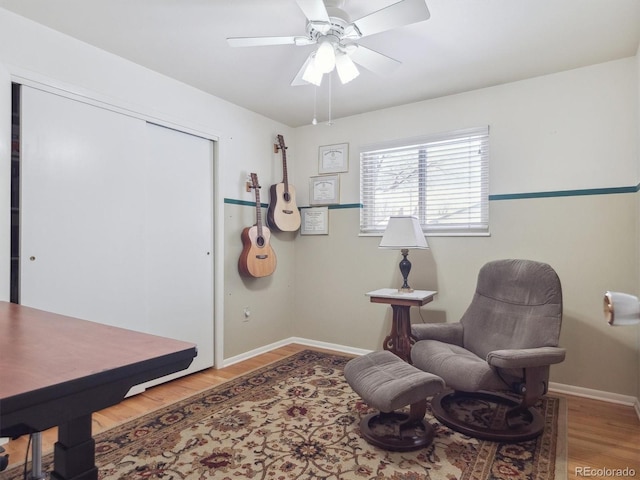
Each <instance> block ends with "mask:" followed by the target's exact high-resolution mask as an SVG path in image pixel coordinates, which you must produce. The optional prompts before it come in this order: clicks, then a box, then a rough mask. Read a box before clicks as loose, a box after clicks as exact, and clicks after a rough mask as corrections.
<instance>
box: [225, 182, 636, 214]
mask: <svg viewBox="0 0 640 480" xmlns="http://www.w3.org/2000/svg"><path fill="white" fill-rule="evenodd" d="M639 191H640V184H638V185H635V186H631V187H608V188H583V189H578V190H555V191H549V192H529V193H503V194H496V195H489V200H490V201H499V200H522V199H525V198H553V197H579V196H584V195H615V194H619V193H637V192H639ZM224 203H228V204H230V205H244V206H247V207H255V206H256V202H250V201H247V200H236V199H233V198H225V199H224ZM260 206H261V207H262V208H268V207H269V205H268V204H266V203H261V204H260ZM346 208H362V204H361V203H343V204H340V205H329V210H341V209H346Z"/></svg>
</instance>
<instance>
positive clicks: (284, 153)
mask: <svg viewBox="0 0 640 480" xmlns="http://www.w3.org/2000/svg"><path fill="white" fill-rule="evenodd" d="M276 146H277V147H278V148H279V149H280V150H282V171H283V175H282V177H283V178H282V183H284V193H285V194H286V195H287V196H288V195H289V177H288V176H287V147H286V145H285V144H284V137H283V136H282V135H278V145H276Z"/></svg>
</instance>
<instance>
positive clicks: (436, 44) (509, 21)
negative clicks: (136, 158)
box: [0, 0, 640, 127]
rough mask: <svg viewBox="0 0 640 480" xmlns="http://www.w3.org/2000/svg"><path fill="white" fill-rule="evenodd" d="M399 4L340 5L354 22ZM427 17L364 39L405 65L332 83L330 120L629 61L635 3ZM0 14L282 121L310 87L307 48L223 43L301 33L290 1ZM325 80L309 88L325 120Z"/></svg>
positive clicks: (448, 2)
mask: <svg viewBox="0 0 640 480" xmlns="http://www.w3.org/2000/svg"><path fill="white" fill-rule="evenodd" d="M395 1H397V0H346V5H345V7H344V8H345V10H346V11H347V13H349V14H350V16H351V18H354V19H357V18H360V17H361V16H363V15H365V14H367V13H371V12H373V11H375V10H378V9H380V8H382V7H384V6H387V5H389V4H391V3H394V2H395ZM427 5H428V7H429V10H430V12H431V18H430V19H429V20H427V21H425V22H421V23H418V24H414V25H410V26H406V27H402V28H398V29H395V30H391V31H388V32H384V33H379V34H377V35H372V36H370V37H366V38H364V39H362V40H361V42H360V43H361V44H362V45H364V46H367V47H369V48H372V49H374V50H376V51H379V52H381V53H384V54H385V55H387V56H390V57H393V58H396V59H397V60H400V61H401V62H402V65H401V66H400V68H398V69H397V70H396V71H395V72H394V73H392V74H391V75H387V76H384V77H381V76H377V75H374V74H373V73H370V72H368V71H365V70H364V69H362V68H361V69H360V70H361V75H360V76H359V77H358V78H356V79H355V80H353V81H352V82H351V83H349V84H347V85H341V84H340V82H339V81H338V80H337V77H336V78H335V79H334V80H333V82H332V97H333V100H332V102H331V106H332V109H331V114H332V117H333V118H339V117H344V116H348V115H353V114H357V113H362V112H367V111H372V110H377V109H380V108H384V107H389V106H393V105H400V104H405V103H411V102H415V101H419V100H424V99H430V98H435V97H440V96H443V95H448V94H453V93H459V92H463V91H468V90H474V89H477V88H482V87H486V86H491V85H497V84H501V83H505V82H511V81H515V80H519V79H523V78H529V77H534V76H538V75H544V74H548V73H553V72H558V71H562V70H568V69H572V68H576V67H581V66H585V65H590V64H595V63H600V62H605V61H608V60H613V59H618V58H623V57H629V56H633V55H635V54H636V51H637V49H638V45H639V44H640V0H427ZM0 7H2V8H5V9H7V10H11V11H13V12H15V13H18V14H20V15H23V16H25V17H28V18H31V19H33V20H35V21H37V22H39V23H42V24H45V25H47V26H49V27H51V28H53V29H56V30H59V31H61V32H64V33H66V34H68V35H71V36H73V37H76V38H78V39H80V40H83V41H85V42H87V43H90V44H93V45H95V46H97V47H100V48H102V49H104V50H107V51H110V52H113V53H115V54H117V55H120V56H122V57H125V58H127V59H129V60H132V61H134V62H136V63H138V64H140V65H144V66H146V67H148V68H150V69H152V70H155V71H158V72H161V73H163V74H165V75H167V76H170V77H173V78H175V79H178V80H180V81H182V82H184V83H187V84H189V85H192V86H194V87H196V88H199V89H201V90H204V91H206V92H209V93H211V94H213V95H216V96H218V97H221V98H223V99H226V100H228V101H230V102H232V103H235V104H237V105H241V106H243V107H246V108H248V109H250V110H253V111H255V112H258V113H260V114H263V115H265V116H267V117H270V118H272V119H275V120H278V121H280V122H282V123H284V124H287V125H290V126H294V127H295V126H300V125H305V124H309V123H310V122H311V119H312V117H313V109H314V87H313V86H311V85H309V86H299V87H292V86H290V83H291V80H292V79H293V78H294V76H295V75H296V73H297V71H298V70H299V68H300V66H301V65H302V63H303V62H304V61H305V59H306V57H307V56H308V54H309V53H310V52H311V51H312V50H313V48H314V46H305V47H296V46H293V45H282V46H268V47H247V48H231V47H229V46H228V44H227V42H226V38H227V37H233V36H236V37H242V36H272V35H273V36H288V35H304V32H305V25H306V19H305V17H304V15H303V14H302V12H301V10H300V9H299V8H298V6H297V4H296V2H295V0H0ZM328 87H329V82H327V81H326V80H325V81H324V82H323V85H322V87H320V88H318V90H317V98H318V107H317V112H318V120H319V121H323V120H327V117H328V105H329V102H328Z"/></svg>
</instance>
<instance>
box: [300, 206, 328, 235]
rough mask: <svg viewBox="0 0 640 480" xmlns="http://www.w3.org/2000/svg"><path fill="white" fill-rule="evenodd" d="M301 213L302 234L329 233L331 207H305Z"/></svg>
mask: <svg viewBox="0 0 640 480" xmlns="http://www.w3.org/2000/svg"><path fill="white" fill-rule="evenodd" d="M300 213H301V214H302V220H301V222H300V235H328V234H329V207H304V208H301V209H300Z"/></svg>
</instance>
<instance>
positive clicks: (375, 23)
mask: <svg viewBox="0 0 640 480" xmlns="http://www.w3.org/2000/svg"><path fill="white" fill-rule="evenodd" d="M430 16H431V14H430V13H429V9H428V8H427V4H426V2H425V0H401V1H399V2H398V3H394V4H393V5H389V6H388V7H385V8H382V9H380V10H378V11H377V12H373V13H370V14H369V15H365V16H364V17H362V18H360V19H358V20H356V21H354V22H353V25H354V26H355V27H356V28H357V29H358V31H359V32H360V35H361V36H362V37H366V36H367V35H373V34H375V33H380V32H384V31H387V30H391V29H393V28H398V27H403V26H405V25H410V24H412V23H418V22H422V21H424V20H428V19H429V17H430Z"/></svg>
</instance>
